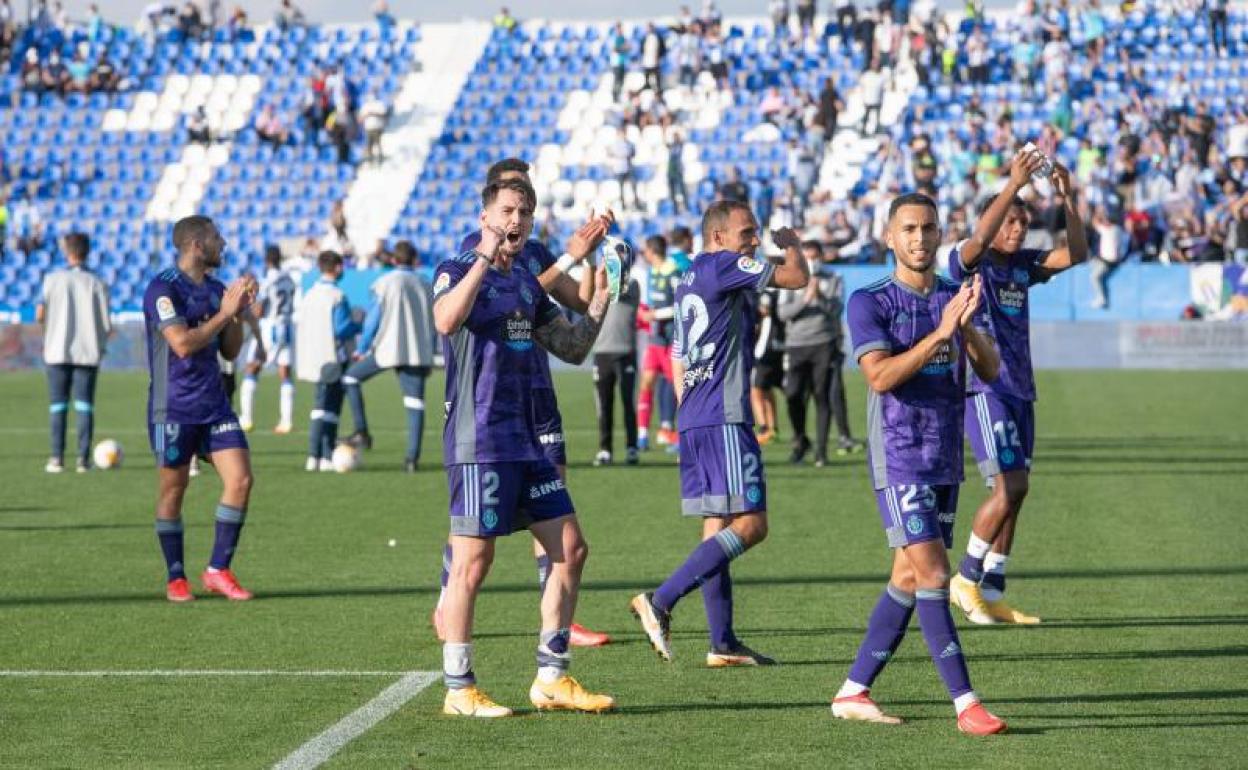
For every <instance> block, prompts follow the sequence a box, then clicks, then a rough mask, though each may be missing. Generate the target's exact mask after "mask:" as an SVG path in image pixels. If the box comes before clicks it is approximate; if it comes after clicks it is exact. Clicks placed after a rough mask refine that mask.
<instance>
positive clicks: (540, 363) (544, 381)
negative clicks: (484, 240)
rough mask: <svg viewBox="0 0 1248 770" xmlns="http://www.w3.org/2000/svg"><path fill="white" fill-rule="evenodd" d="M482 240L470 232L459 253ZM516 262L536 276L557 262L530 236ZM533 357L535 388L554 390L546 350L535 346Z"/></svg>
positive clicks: (478, 234)
mask: <svg viewBox="0 0 1248 770" xmlns="http://www.w3.org/2000/svg"><path fill="white" fill-rule="evenodd" d="M480 242H481V233H479V232H476V233H469V234H468V235H466V236H464V240H463V241H461V242H460V244H459V253H460V254H463V253H464V252H467V251H472V250H473V249H475V248H476V247H477V244H478V243H480ZM514 264H515V266H517V267H522V268H524V269H525V270H528V271H529V272H530V273H532V274H533V275H534V277H538V276H541V274H542V273H544V272H546V270H547V268H549V267H550V266H551V265H553V264H555V257H554V255H553V254H551V253H550V249H548V248H546V246H545V244H543V243H542V242H541V241H535V240H533V239H532V238H530V239H529V240H528V241H527V242H526V243H525V244H524V250H523V251H521V252H520V254H519V256H517V257H516V259H515V262H514ZM533 357H534V358H535V359H536V361H535V362H534V363H535V364H536V365H537V373H536V375H534V377H533V389H534V390H554V389H555V383H554V380H552V379H551V377H550V358H549V356H547V354H546V351H545V350H542V349H541V348H535V349H534V351H533Z"/></svg>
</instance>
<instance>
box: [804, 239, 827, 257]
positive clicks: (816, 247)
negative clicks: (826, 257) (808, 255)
mask: <svg viewBox="0 0 1248 770" xmlns="http://www.w3.org/2000/svg"><path fill="white" fill-rule="evenodd" d="M802 249H810V250H811V251H813V252H815V253H816V254H818V255H819V256H823V244H822V243H820V242H819V241H802Z"/></svg>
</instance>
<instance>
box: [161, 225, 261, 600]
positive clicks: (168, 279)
mask: <svg viewBox="0 0 1248 770" xmlns="http://www.w3.org/2000/svg"><path fill="white" fill-rule="evenodd" d="M173 245H174V247H175V248H176V249H177V250H178V261H177V265H176V266H175V267H172V268H170V269H168V270H165V271H164V272H162V273H160V274H159V275H157V276H156V278H154V279H153V280H152V282H151V283H150V284H149V285H148V287H147V291H146V292H145V293H144V295H143V319H144V322H145V325H146V330H147V335H146V336H147V362H148V369H149V371H150V374H151V383H150V388H149V391H148V407H147V422H148V436H149V438H150V439H151V444H152V451H153V452H154V453H155V455H156V466H157V469H158V473H159V477H160V489H159V495H158V498H157V501H156V535H157V538H158V539H159V541H160V549H161V552H162V553H163V554H164V557H165V564H166V567H167V569H168V584H167V586H166V590H165V593H166V596H167V597H168V599H169V601H172V602H186V601H191V600H192V599H194V596H193V595H192V594H191V589H190V585H189V583H188V582H187V580H186V573H185V568H184V564H183V545H182V543H183V541H182V498H183V496H184V495H185V494H186V488H187V485H188V483H189V463H190V461H191V458H192V457H195V456H196V455H200V454H202V455H204V456H205V457H207V458H208V459H210V460H211V461H212V463H213V465H214V466H215V467H216V469H217V473H218V474H220V476H221V482H222V485H223V487H224V489H223V490H222V493H221V501H220V503H219V504H218V505H217V515H216V521H217V523H216V540H215V542H214V544H213V547H212V558H211V560H210V561H209V563H208V568H207V569H206V570H204V573H203V575H202V576H201V578H200V581H201V583H202V584H203V586H204V589H205V590H207V591H209V592H212V593H219V594H224V595H225V596H226V597H227V598H229V599H233V600H236V601H245V600H247V599H250V598H251V592H250V591H248V590H246V589H245V588H243V587H242V586H240V585H239V584H238V580H237V579H235V577H234V573H233V572H232V571H231V570H230V562H231V560H232V559H233V557H234V552H235V549H236V548H237V546H238V538H239V534H240V532H241V530H242V528H243V521H244V519H245V518H246V516H247V502H248V499H249V497H250V494H251V483H252V476H251V457H250V453H249V451H248V448H247V438H246V436H245V435H244V434H243V429H242V426H241V425H240V424H239V421H238V417H237V416H235V414H234V411H233V410H232V409H231V408H230V402H229V400H228V399H227V397H226V393H225V389H224V388H223V387H222V386H221V367H220V364H219V363H218V360H217V353H218V351H219V352H220V353H221V355H222V356H224V357H225V358H226V359H228V360H232V359H234V358H235V357H236V356H237V355H238V352H239V349H240V348H241V347H242V344H243V322H242V320H241V317H242V315H243V314H244V313H245V312H246V311H247V308H248V307H250V306H251V304H252V303H253V302H255V298H256V291H257V286H256V282H255V279H254V278H251V277H250V276H245V277H243V278H239V279H238V280H236V281H234V283H232V284H230V286H229V288H226V287H225V285H224V284H222V283H221V282H220V281H218V280H217V279H216V278H213V277H212V276H211V275H209V274H208V271H210V270H212V269H213V268H216V267H219V266H220V265H221V253H222V251H223V250H224V249H225V240H224V239H223V238H222V237H221V233H220V232H219V231H218V230H217V227H216V225H215V224H213V222H212V220H211V219H209V218H208V217H204V216H190V217H186V218H184V219H181V220H179V221H178V222H177V223H176V224H175V225H174V227H173Z"/></svg>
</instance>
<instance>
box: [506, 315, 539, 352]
mask: <svg viewBox="0 0 1248 770" xmlns="http://www.w3.org/2000/svg"><path fill="white" fill-rule="evenodd" d="M503 344H505V345H506V346H507V347H509V348H511V349H512V350H515V351H519V352H524V351H526V350H530V349H531V348H532V347H533V322H532V321H531V320H529V319H528V317H526V316H525V315H524V313H523V312H521V311H520V310H519V309H516V310H514V311H512V313H511V315H509V316H507V318H506V319H505V320H504V321H503Z"/></svg>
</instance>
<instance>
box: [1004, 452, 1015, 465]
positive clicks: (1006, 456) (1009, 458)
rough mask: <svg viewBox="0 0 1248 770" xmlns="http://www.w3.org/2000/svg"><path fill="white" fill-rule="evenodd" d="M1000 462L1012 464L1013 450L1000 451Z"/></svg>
mask: <svg viewBox="0 0 1248 770" xmlns="http://www.w3.org/2000/svg"><path fill="white" fill-rule="evenodd" d="M1001 462H1003V463H1012V462H1014V450H1013V449H1003V450H1001Z"/></svg>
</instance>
